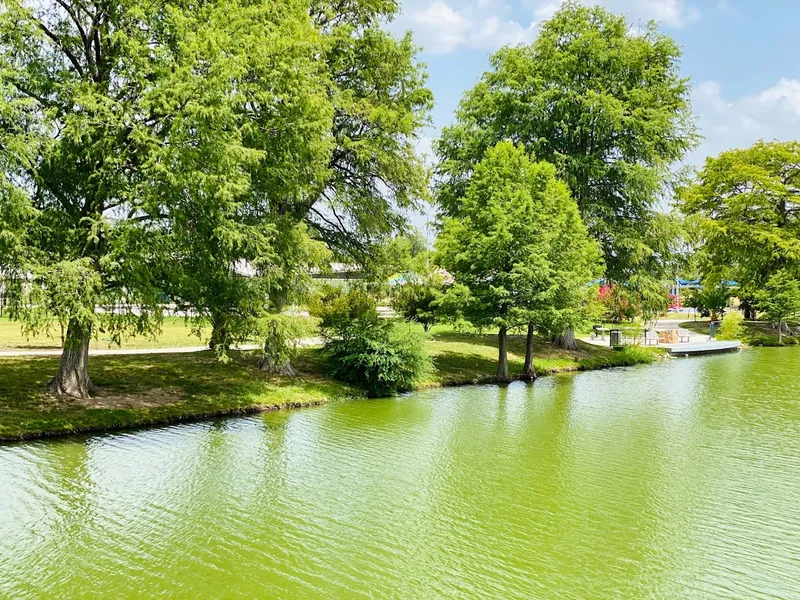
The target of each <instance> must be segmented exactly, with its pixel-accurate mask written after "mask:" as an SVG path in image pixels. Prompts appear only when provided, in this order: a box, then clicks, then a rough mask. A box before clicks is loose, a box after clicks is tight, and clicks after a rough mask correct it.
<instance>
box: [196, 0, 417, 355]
mask: <svg viewBox="0 0 800 600" xmlns="http://www.w3.org/2000/svg"><path fill="white" fill-rule="evenodd" d="M399 8H400V7H399V3H398V2H395V1H394V0H348V1H347V2H338V1H337V2H333V1H331V0H312V1H311V4H310V8H309V14H310V17H311V20H312V24H313V26H314V28H315V29H316V31H317V33H318V34H319V37H320V42H321V43H320V45H319V47H318V57H319V60H318V61H317V66H318V67H319V69H320V73H319V81H320V82H322V83H323V84H324V86H325V95H326V98H327V102H328V103H329V104H330V106H331V107H332V110H333V112H332V117H331V119H330V121H329V123H328V126H327V137H326V142H327V143H329V144H330V146H331V147H330V149H329V151H328V154H327V156H326V157H325V158H317V159H316V160H309V159H312V158H313V156H314V153H313V151H314V150H318V148H311V149H309V145H308V140H309V139H314V137H315V136H316V135H317V131H316V127H311V128H309V126H308V125H306V126H305V127H304V126H302V120H301V121H300V122H299V123H296V122H294V121H290V122H288V123H287V125H289V128H288V129H286V130H283V129H281V130H279V131H278V132H277V133H279V134H280V135H273V134H274V133H275V130H274V128H272V127H268V126H265V125H263V124H262V123H261V122H259V118H262V119H263V118H264V117H265V115H259V114H258V113H255V114H254V115H253V117H254V119H256V123H258V126H255V127H253V128H252V129H251V130H250V131H249V132H248V136H247V137H246V139H245V143H246V144H247V145H248V146H251V147H253V148H256V149H259V150H266V152H267V155H268V156H270V157H272V156H276V157H278V158H277V159H276V160H275V161H274V163H276V164H269V165H267V166H266V167H265V166H264V163H263V162H262V163H260V164H259V165H258V169H257V170H255V171H254V172H253V173H252V196H251V198H250V200H249V201H248V205H249V208H248V211H247V212H246V213H245V218H246V219H251V218H252V217H253V216H254V215H255V216H257V224H258V226H259V227H261V225H262V223H261V221H263V220H266V221H267V222H268V227H267V228H266V229H261V230H260V231H259V232H257V235H256V236H251V235H250V234H249V233H248V235H247V236H243V237H241V238H240V239H241V240H242V242H240V241H236V240H234V241H235V245H234V247H233V249H234V250H235V252H234V253H233V255H232V256H236V255H240V254H242V253H241V250H242V248H243V247H242V243H247V244H248V245H249V250H248V251H247V252H246V253H245V254H246V263H247V264H246V269H245V270H247V271H248V272H249V273H251V274H252V275H254V277H253V278H242V277H240V276H238V275H237V271H236V269H235V268H234V267H235V265H234V263H233V261H232V260H222V261H221V260H220V255H219V252H217V251H214V252H213V254H212V255H209V254H208V252H207V251H204V250H203V249H202V248H199V252H198V253H196V254H197V257H196V260H195V261H194V263H195V264H194V265H190V263H188V262H187V263H184V266H186V267H187V268H189V267H191V270H192V272H197V270H198V268H202V269H203V271H204V272H206V273H207V274H208V275H207V277H206V278H205V279H207V280H208V283H209V284H210V286H200V287H197V286H196V287H197V289H196V292H197V293H196V294H195V297H196V298H197V301H196V302H194V304H195V305H196V307H197V310H198V311H199V312H200V313H201V314H202V315H203V318H204V319H205V320H208V321H209V322H210V323H211V324H212V326H213V333H212V340H211V344H212V346H215V347H216V348H217V349H218V350H222V351H223V353H224V349H225V348H226V347H227V346H228V345H229V344H230V343H232V342H233V341H236V340H237V339H239V340H240V339H241V338H242V337H246V336H247V335H249V331H250V326H251V325H252V324H253V323H254V319H256V318H257V316H258V313H259V311H261V312H263V311H264V310H276V309H279V308H280V306H282V305H283V304H285V303H286V302H287V301H288V300H289V299H290V297H291V299H292V301H301V300H302V299H303V294H302V293H300V292H302V290H303V289H305V286H296V285H290V284H289V282H296V281H298V280H299V279H302V273H303V272H307V271H308V268H309V267H311V266H321V265H320V264H319V262H320V261H323V262H324V261H325V260H327V259H326V255H325V253H324V252H320V251H319V248H318V247H316V248H315V247H314V243H315V242H319V243H322V244H324V245H325V247H327V248H328V249H330V250H332V251H333V252H334V253H335V254H336V255H337V257H338V258H339V259H340V260H345V261H348V262H356V263H358V264H360V265H361V266H362V268H363V272H364V273H366V274H368V275H376V276H377V275H378V274H379V273H380V271H381V269H380V267H381V266H382V265H383V263H384V262H385V259H386V256H385V252H384V248H383V246H384V245H385V243H386V242H387V240H389V239H390V237H391V236H392V235H393V234H394V233H395V232H397V231H398V230H401V229H403V228H404V226H405V214H406V212H407V211H408V210H409V209H413V208H415V207H417V206H418V204H419V202H420V201H422V200H424V199H426V198H427V195H428V192H427V185H428V172H427V170H426V168H425V167H424V165H423V163H422V161H421V159H420V157H419V156H418V155H417V154H416V151H415V147H416V141H417V137H418V136H419V135H420V132H421V129H422V127H423V126H424V125H425V124H427V123H428V119H429V111H430V108H431V106H432V95H431V92H430V90H428V89H427V88H426V87H425V80H426V77H427V75H426V72H425V69H424V66H423V65H422V64H420V63H419V61H418V60H417V52H418V48H417V47H416V46H415V45H414V43H413V41H412V39H411V36H410V35H405V36H403V37H400V38H397V37H395V36H393V35H392V34H391V33H389V32H388V31H387V30H386V29H385V24H386V23H387V22H388V21H390V20H391V19H393V18H394V17H395V16H396V15H397V13H398V12H399ZM287 66H291V65H287ZM297 79H298V78H297V77H296V76H293V75H292V73H291V72H289V73H285V74H284V73H280V78H279V80H278V82H277V84H280V82H282V86H283V87H281V88H280V90H279V91H276V92H275V93H276V94H278V95H279V97H286V95H287V94H291V93H292V90H293V89H294V87H295V86H297V85H298V81H297ZM318 107H319V104H318V103H316V102H314V103H312V104H311V106H310V109H311V110H317V109H318ZM297 108H298V113H297V114H298V115H299V116H303V115H304V113H306V112H307V111H308V110H309V108H307V107H306V106H303V105H299V106H298V107H297ZM268 116H269V113H267V114H266V117H268ZM309 129H311V130H309ZM265 132H266V133H265ZM265 138H266V139H265ZM243 232H244V230H243ZM284 232H290V235H289V237H290V238H292V239H294V240H296V241H299V242H302V243H301V245H300V248H301V249H305V250H308V251H307V252H293V253H291V254H290V255H287V254H277V255H274V256H273V257H269V256H268V254H269V253H268V252H264V251H262V250H261V249H260V248H259V247H257V245H256V244H255V243H254V242H255V240H257V239H259V236H261V238H262V239H264V238H267V241H269V242H270V243H272V244H273V245H275V244H278V245H282V246H283V247H286V244H285V243H282V241H281V239H280V238H282V237H283V234H284ZM276 237H277V238H278V239H277V240H276V239H275V238H276ZM248 240H249V241H248ZM201 244H202V242H201ZM207 245H210V246H212V247H215V246H219V247H221V248H226V247H228V246H227V241H226V240H222V241H221V242H219V243H218V242H217V240H216V239H215V238H213V237H212V238H210V242H209V244H207ZM267 245H269V244H267ZM262 246H263V245H262ZM291 257H294V258H299V259H300V260H294V261H293V260H290V258H291ZM242 265H243V263H241V262H240V263H239V267H242ZM240 270H241V269H240ZM190 276H191V273H190V274H189V277H190ZM286 292H291V294H290V295H288V296H287V293H286ZM187 300H191V299H190V298H187Z"/></svg>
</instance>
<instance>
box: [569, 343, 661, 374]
mask: <svg viewBox="0 0 800 600" xmlns="http://www.w3.org/2000/svg"><path fill="white" fill-rule="evenodd" d="M657 352H658V351H657V350H654V349H652V348H643V347H641V346H620V347H619V348H617V349H615V350H614V351H613V352H609V353H607V354H602V355H597V356H594V357H592V358H586V359H583V360H581V361H580V366H579V369H580V370H581V371H591V370H593V369H608V368H611V367H630V366H633V365H642V364H645V365H646V364H650V363H652V362H655V360H656V358H657V357H658V354H657Z"/></svg>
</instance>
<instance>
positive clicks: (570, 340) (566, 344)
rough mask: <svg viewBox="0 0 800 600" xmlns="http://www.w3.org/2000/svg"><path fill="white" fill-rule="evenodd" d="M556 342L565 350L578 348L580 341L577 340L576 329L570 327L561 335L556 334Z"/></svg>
mask: <svg viewBox="0 0 800 600" xmlns="http://www.w3.org/2000/svg"><path fill="white" fill-rule="evenodd" d="M555 344H556V346H558V347H559V348H563V349H564V350H577V349H578V342H577V341H576V340H575V330H574V329H572V327H570V328H569V329H567V330H566V331H565V332H564V333H562V334H561V335H558V336H556V338H555Z"/></svg>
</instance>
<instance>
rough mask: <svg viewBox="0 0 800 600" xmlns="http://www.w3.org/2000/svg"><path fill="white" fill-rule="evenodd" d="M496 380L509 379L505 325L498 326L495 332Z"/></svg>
mask: <svg viewBox="0 0 800 600" xmlns="http://www.w3.org/2000/svg"><path fill="white" fill-rule="evenodd" d="M497 380H498V381H510V380H511V376H510V375H509V374H508V348H507V347H506V327H505V326H503V327H501V328H500V332H499V333H498V334H497Z"/></svg>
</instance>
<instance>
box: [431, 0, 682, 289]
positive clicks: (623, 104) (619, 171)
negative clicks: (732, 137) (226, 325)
mask: <svg viewBox="0 0 800 600" xmlns="http://www.w3.org/2000/svg"><path fill="white" fill-rule="evenodd" d="M680 56H681V52H680V49H679V47H678V45H677V44H676V43H675V42H674V41H673V40H672V39H671V38H670V37H669V36H667V35H664V34H661V33H660V32H659V31H658V29H657V26H656V24H655V23H652V22H651V23H647V24H645V25H644V26H643V27H642V28H640V30H639V31H637V32H635V33H634V32H633V31H632V27H631V24H630V23H628V22H627V21H626V19H625V18H624V17H621V16H616V15H614V14H612V13H610V12H608V11H607V10H605V9H604V8H602V7H591V8H589V7H584V6H581V5H580V4H578V3H576V2H570V1H568V2H565V3H564V4H563V5H562V7H561V8H560V9H559V10H558V11H557V12H556V14H555V15H554V16H553V18H552V19H550V20H549V21H547V22H545V23H544V24H543V25H542V28H541V31H540V33H539V35H538V37H537V39H536V40H535V41H534V42H533V43H532V44H531V45H528V46H519V47H513V48H511V47H507V48H503V49H501V50H500V51H498V52H497V53H495V54H493V55H492V56H491V58H490V63H491V69H490V70H489V71H488V72H487V73H485V74H484V75H483V77H482V78H481V80H480V82H479V83H478V84H476V85H475V87H474V88H473V89H471V90H470V91H468V92H467V93H466V94H465V96H464V98H463V99H462V101H461V104H460V106H459V109H458V112H457V119H456V123H455V124H454V125H452V126H450V127H447V128H445V129H444V130H443V131H442V136H441V138H440V139H439V140H438V142H437V145H436V151H437V154H438V156H439V159H440V161H439V164H438V175H439V177H440V180H441V183H440V184H439V186H438V189H437V200H438V203H439V205H440V207H441V210H442V212H443V213H444V214H445V215H447V216H457V215H458V214H459V211H460V210H461V206H462V203H461V200H460V199H461V198H462V197H463V196H464V194H465V193H466V189H467V187H468V185H469V183H470V181H471V179H472V177H473V173H474V168H475V165H476V164H477V163H478V162H479V161H480V160H481V159H482V157H483V156H484V154H485V153H486V151H487V149H488V148H490V147H492V146H493V145H494V144H496V143H497V142H498V141H499V140H503V139H510V140H512V141H513V142H515V143H522V144H524V146H525V148H526V150H527V151H528V152H530V153H532V155H533V156H535V157H536V159H537V160H545V161H548V162H551V163H552V164H554V165H555V166H556V168H557V170H558V174H559V176H560V177H561V178H563V180H564V181H565V182H566V183H567V185H568V186H569V188H570V190H571V192H572V196H573V197H574V198H575V200H576V201H577V203H578V207H579V209H580V212H581V215H582V218H583V220H584V222H585V224H586V225H587V227H588V228H589V230H590V232H591V233H592V235H593V236H594V238H595V239H596V240H597V241H598V242H599V243H600V245H601V247H602V250H603V255H604V259H605V263H606V269H607V277H608V278H609V279H611V280H614V281H621V282H627V281H628V280H629V279H631V277H633V276H634V275H635V274H637V273H638V274H642V273H647V274H649V275H650V276H651V277H653V278H661V277H663V276H664V275H665V274H666V272H667V271H669V270H671V267H670V264H671V259H670V250H671V238H670V235H669V229H668V228H665V227H662V226H661V225H662V223H661V221H663V217H660V216H658V208H659V202H660V201H661V200H662V199H663V198H664V196H665V193H666V192H667V191H668V188H669V185H670V183H671V181H672V174H671V171H670V168H671V166H672V165H674V164H675V163H676V162H678V161H680V160H681V158H682V157H683V156H684V155H685V153H686V152H687V150H689V149H690V148H692V147H693V146H694V144H695V143H696V134H695V127H694V124H693V120H692V117H691V107H690V102H689V91H690V90H689V82H688V81H687V80H686V79H684V78H682V77H681V76H680V74H679V60H680ZM662 234H663V235H662ZM671 275H672V273H670V276H671Z"/></svg>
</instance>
